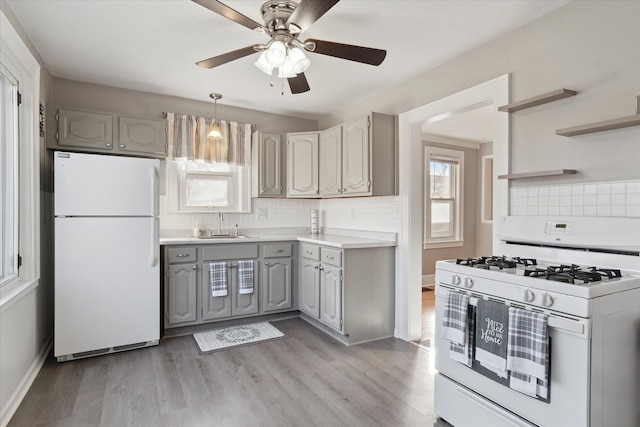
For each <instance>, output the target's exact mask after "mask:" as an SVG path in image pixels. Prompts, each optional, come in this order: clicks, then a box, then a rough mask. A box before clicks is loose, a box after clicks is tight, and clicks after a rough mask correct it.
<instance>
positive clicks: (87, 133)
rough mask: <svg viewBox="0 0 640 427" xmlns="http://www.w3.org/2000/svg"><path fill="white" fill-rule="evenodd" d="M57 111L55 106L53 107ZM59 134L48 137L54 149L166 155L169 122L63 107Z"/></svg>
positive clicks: (60, 114) (57, 114) (48, 141)
mask: <svg viewBox="0 0 640 427" xmlns="http://www.w3.org/2000/svg"><path fill="white" fill-rule="evenodd" d="M51 110H53V111H55V107H54V108H51ZM57 111H58V112H57V113H56V114H55V119H56V120H57V121H58V128H57V131H56V132H55V133H54V132H53V129H52V130H51V132H50V133H49V135H48V136H47V140H46V142H47V148H51V149H54V150H67V151H82V152H89V153H111V154H121V155H125V156H144V157H157V158H163V157H165V156H166V150H167V144H166V121H165V120H162V119H141V118H135V117H125V116H120V115H118V114H116V113H106V112H98V111H85V110H74V109H69V108H60V109H58V110H57Z"/></svg>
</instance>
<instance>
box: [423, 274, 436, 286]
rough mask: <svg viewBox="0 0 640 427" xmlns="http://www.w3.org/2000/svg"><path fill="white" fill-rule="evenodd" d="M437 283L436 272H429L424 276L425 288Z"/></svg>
mask: <svg viewBox="0 0 640 427" xmlns="http://www.w3.org/2000/svg"><path fill="white" fill-rule="evenodd" d="M435 283H436V275H435V274H427V275H424V276H422V287H423V288H432V287H433V286H435Z"/></svg>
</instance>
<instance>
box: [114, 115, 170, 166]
mask: <svg viewBox="0 0 640 427" xmlns="http://www.w3.org/2000/svg"><path fill="white" fill-rule="evenodd" d="M119 123H120V127H119V130H120V132H119V135H118V150H120V151H122V152H131V153H137V154H150V155H154V156H161V157H164V156H165V155H166V144H165V142H166V132H165V128H166V122H165V121H164V120H150V119H136V118H133V117H120V118H119Z"/></svg>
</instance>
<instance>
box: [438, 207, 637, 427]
mask: <svg viewBox="0 0 640 427" xmlns="http://www.w3.org/2000/svg"><path fill="white" fill-rule="evenodd" d="M497 226H498V236H499V238H500V240H501V244H500V248H499V250H500V251H501V255H500V256H494V257H478V258H470V259H460V260H449V261H438V262H437V264H436V370H437V371H438V374H437V375H436V384H435V412H436V414H437V415H438V416H440V417H442V418H443V419H445V420H447V421H448V422H450V423H451V424H453V425H455V426H485V425H487V426H489V425H491V426H501V425H505V426H512V425H522V426H532V425H534V426H535V425H537V426H556V425H557V426H560V425H561V426H639V425H640V406H639V405H638V401H639V399H640V219H638V218H588V217H584V218H553V219H549V218H542V217H505V218H502V219H501V220H500V221H499V223H498V224H497ZM502 254H504V255H502ZM449 292H458V293H464V294H466V295H468V296H470V304H472V305H474V306H475V305H476V304H477V301H478V300H479V299H484V300H490V301H494V302H498V303H501V304H504V305H506V306H510V307H518V308H522V309H526V310H530V311H535V312H539V313H544V314H545V315H547V316H548V336H549V367H550V369H549V378H548V379H549V384H548V385H549V394H548V397H547V398H546V399H541V398H535V397H531V396H528V395H525V394H523V393H520V392H518V391H515V390H513V389H511V388H510V385H509V379H508V378H507V379H503V378H499V377H498V376H496V375H494V374H493V373H492V372H490V371H487V370H485V369H484V368H483V367H481V366H480V364H479V363H476V361H475V360H474V361H473V364H472V366H471V367H469V366H466V365H464V364H462V363H460V362H457V361H455V360H453V359H452V358H451V357H450V354H449V351H448V350H449V342H448V341H446V340H444V339H443V338H442V327H441V322H442V318H443V314H444V306H445V305H446V301H447V296H448V294H449ZM470 312H472V310H471V307H470Z"/></svg>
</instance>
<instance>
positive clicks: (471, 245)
mask: <svg viewBox="0 0 640 427" xmlns="http://www.w3.org/2000/svg"><path fill="white" fill-rule="evenodd" d="M424 146H430V147H440V148H448V149H452V150H459V151H462V152H463V153H464V170H463V171H462V181H463V182H462V211H463V218H464V219H463V224H462V233H463V234H462V239H463V244H462V246H456V247H452V248H437V249H423V250H422V275H423V276H427V275H431V274H435V272H436V261H438V260H440V259H451V258H466V257H472V256H475V255H476V225H477V219H476V218H477V216H476V212H477V206H476V204H477V199H478V197H477V189H476V182H477V180H478V150H476V149H475V148H467V147H460V146H455V147H453V146H451V145H447V144H439V143H436V142H430V141H425V142H424ZM423 167H424V165H423ZM423 173H424V169H423ZM422 194H423V200H422V205H423V206H424V194H425V191H424V186H423V191H422ZM422 215H423V218H424V211H423V212H422Z"/></svg>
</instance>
